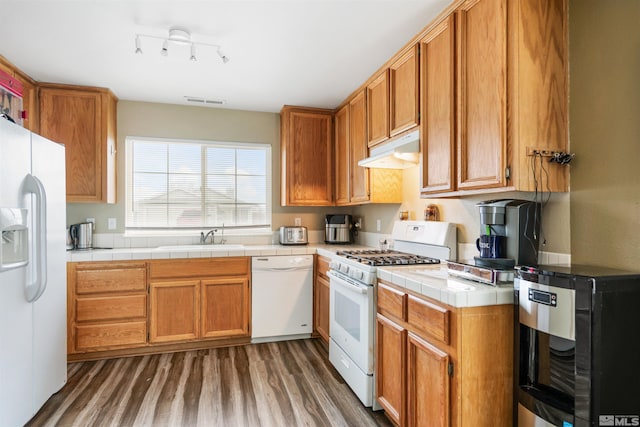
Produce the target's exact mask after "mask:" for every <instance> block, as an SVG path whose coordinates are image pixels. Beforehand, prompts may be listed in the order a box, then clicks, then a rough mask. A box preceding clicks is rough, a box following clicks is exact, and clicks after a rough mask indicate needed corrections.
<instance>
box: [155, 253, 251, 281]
mask: <svg viewBox="0 0 640 427" xmlns="http://www.w3.org/2000/svg"><path fill="white" fill-rule="evenodd" d="M250 259H251V258H250V257H223V258H200V259H198V258H196V259H181V260H158V261H151V262H150V263H149V276H150V278H151V279H177V278H191V277H193V278H201V277H216V276H246V275H248V274H249V261H250Z"/></svg>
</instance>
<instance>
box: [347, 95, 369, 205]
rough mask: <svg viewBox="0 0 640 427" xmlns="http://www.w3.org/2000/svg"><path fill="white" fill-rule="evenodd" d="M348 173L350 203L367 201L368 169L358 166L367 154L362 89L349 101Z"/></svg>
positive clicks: (364, 105) (365, 105)
mask: <svg viewBox="0 0 640 427" xmlns="http://www.w3.org/2000/svg"><path fill="white" fill-rule="evenodd" d="M349 147H350V148H349V156H350V161H349V174H350V199H351V203H352V204H353V203H364V202H368V201H369V194H370V193H369V169H367V168H363V167H362V166H358V162H359V161H360V160H362V159H364V158H366V157H367V155H368V148H367V104H366V102H365V92H364V90H363V91H361V92H360V93H358V94H357V95H356V96H355V97H354V98H353V99H352V100H351V101H350V102H349Z"/></svg>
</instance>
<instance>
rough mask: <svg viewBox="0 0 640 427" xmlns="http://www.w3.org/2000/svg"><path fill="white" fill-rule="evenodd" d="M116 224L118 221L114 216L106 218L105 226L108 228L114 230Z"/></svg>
mask: <svg viewBox="0 0 640 427" xmlns="http://www.w3.org/2000/svg"><path fill="white" fill-rule="evenodd" d="M117 226H118V221H117V220H116V219H115V218H109V219H108V225H107V228H108V229H109V230H115V229H116V227H117Z"/></svg>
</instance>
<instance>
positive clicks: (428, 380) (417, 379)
mask: <svg viewBox="0 0 640 427" xmlns="http://www.w3.org/2000/svg"><path fill="white" fill-rule="evenodd" d="M407 343H408V344H407V348H408V350H407V353H408V354H407V424H406V425H407V426H412V427H417V426H428V427H447V426H449V418H450V410H451V409H450V384H449V382H450V380H449V378H450V377H449V356H448V355H447V354H446V353H444V352H443V351H441V350H439V349H438V348H436V347H434V346H433V345H431V344H429V343H428V342H426V341H424V340H422V339H420V338H419V337H418V336H416V335H414V334H412V333H409V336H408V339H407Z"/></svg>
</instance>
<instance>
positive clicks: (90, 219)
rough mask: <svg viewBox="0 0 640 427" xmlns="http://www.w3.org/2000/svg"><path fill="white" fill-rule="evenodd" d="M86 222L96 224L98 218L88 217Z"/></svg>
mask: <svg viewBox="0 0 640 427" xmlns="http://www.w3.org/2000/svg"><path fill="white" fill-rule="evenodd" d="M86 222H92V223H93V225H96V219H95V218H87V219H86Z"/></svg>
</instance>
